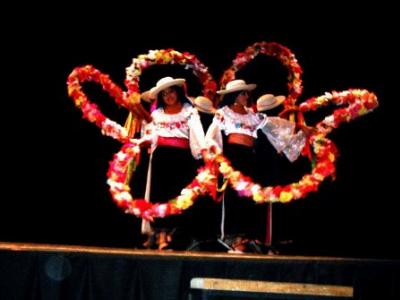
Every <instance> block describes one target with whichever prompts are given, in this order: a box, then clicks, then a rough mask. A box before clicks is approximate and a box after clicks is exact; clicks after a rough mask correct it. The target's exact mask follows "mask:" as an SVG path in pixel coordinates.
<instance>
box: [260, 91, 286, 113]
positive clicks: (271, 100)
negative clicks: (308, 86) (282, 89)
mask: <svg viewBox="0 0 400 300" xmlns="http://www.w3.org/2000/svg"><path fill="white" fill-rule="evenodd" d="M285 99H286V97H285V96H274V95H272V94H265V95H262V96H261V97H260V98H258V99H257V111H265V110H270V109H273V108H275V107H277V106H278V105H280V104H281V103H282V102H283V101H285Z"/></svg>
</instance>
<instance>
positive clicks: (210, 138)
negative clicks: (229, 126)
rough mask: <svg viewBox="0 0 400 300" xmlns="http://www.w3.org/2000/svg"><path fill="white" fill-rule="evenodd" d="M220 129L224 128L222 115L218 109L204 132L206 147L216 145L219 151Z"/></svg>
mask: <svg viewBox="0 0 400 300" xmlns="http://www.w3.org/2000/svg"><path fill="white" fill-rule="evenodd" d="M222 130H224V115H223V113H222V110H218V111H217V112H216V113H215V115H214V118H213V121H212V123H211V124H210V126H209V127H208V130H207V134H206V147H207V148H210V147H212V146H215V147H217V149H220V151H222V150H223V148H222V132H221V131H222Z"/></svg>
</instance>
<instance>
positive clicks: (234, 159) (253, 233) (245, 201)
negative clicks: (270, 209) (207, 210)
mask: <svg viewBox="0 0 400 300" xmlns="http://www.w3.org/2000/svg"><path fill="white" fill-rule="evenodd" d="M224 155H225V156H226V157H227V158H228V159H229V160H230V162H231V164H232V166H233V168H234V169H235V170H238V171H241V172H242V174H243V175H246V176H249V177H252V178H254V175H255V167H256V159H255V152H254V149H253V148H252V147H247V146H243V145H238V144H225V145H224ZM221 205H222V204H221ZM224 206H225V221H224V234H225V236H226V237H228V236H238V235H240V236H245V237H247V238H251V239H261V240H262V239H263V238H264V235H265V212H266V206H265V205H264V204H258V205H257V204H256V203H255V202H254V201H253V199H252V198H248V197H241V196H239V195H238V193H237V192H236V191H235V190H234V189H232V188H231V187H230V186H228V188H227V189H226V191H225V195H224ZM221 211H222V208H221ZM221 222H222V215H221Z"/></svg>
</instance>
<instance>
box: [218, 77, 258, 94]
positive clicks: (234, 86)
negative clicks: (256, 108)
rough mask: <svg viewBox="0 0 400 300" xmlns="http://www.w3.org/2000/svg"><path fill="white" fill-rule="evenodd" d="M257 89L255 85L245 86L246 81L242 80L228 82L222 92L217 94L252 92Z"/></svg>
mask: <svg viewBox="0 0 400 300" xmlns="http://www.w3.org/2000/svg"><path fill="white" fill-rule="evenodd" d="M256 87H257V84H254V83H250V84H246V81H244V80H242V79H235V80H232V81H229V82H228V83H227V84H226V86H225V89H224V90H219V91H217V94H220V95H224V94H228V93H233V92H238V91H252V90H254V89H255V88H256Z"/></svg>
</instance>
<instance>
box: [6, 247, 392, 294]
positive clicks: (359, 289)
mask: <svg viewBox="0 0 400 300" xmlns="http://www.w3.org/2000/svg"><path fill="white" fill-rule="evenodd" d="M193 278H217V279H229V280H240V281H241V282H242V281H257V282H268V283H270V282H273V283H276V284H278V285H279V284H284V283H293V284H297V283H300V284H306V285H336V286H347V287H352V288H353V289H354V299H377V300H382V299H385V300H387V299H396V300H398V299H400V261H397V260H385V259H359V258H340V257H309V256H284V255H256V254H234V253H221V252H218V253H209V252H188V251H186V252H180V251H158V250H136V249H123V248H105V247H88V246H72V245H52V244H30V243H9V242H0V299H52V300H54V299H96V300H97V299H105V300H106V299H107V300H109V299H158V300H159V299H171V300H172V299H173V300H176V299H185V300H186V299H188V297H189V294H190V282H191V280H192V279H193ZM229 299H230V298H229ZM268 299H270V298H268ZM307 299H310V298H307Z"/></svg>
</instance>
